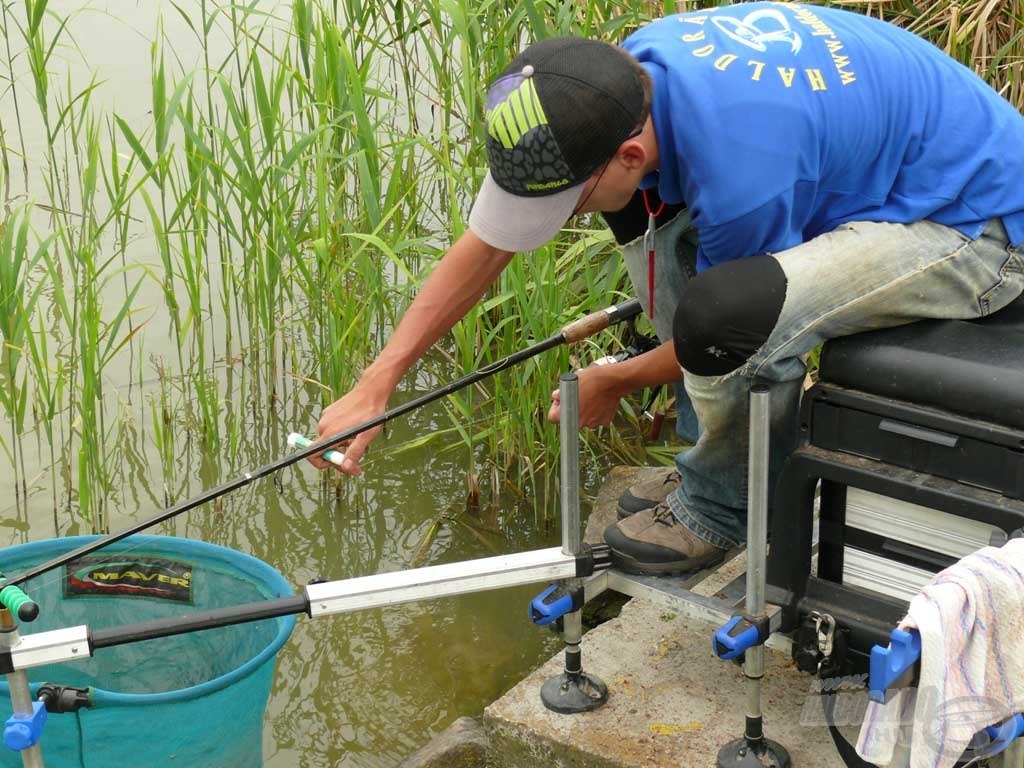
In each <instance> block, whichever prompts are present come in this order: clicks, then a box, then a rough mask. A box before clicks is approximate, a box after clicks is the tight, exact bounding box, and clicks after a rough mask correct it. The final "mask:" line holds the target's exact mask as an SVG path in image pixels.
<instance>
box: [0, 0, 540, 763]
mask: <svg viewBox="0 0 1024 768" xmlns="http://www.w3.org/2000/svg"><path fill="white" fill-rule="evenodd" d="M122 6H124V7H122ZM170 6H171V4H170V3H168V4H163V8H164V11H165V13H164V19H165V33H166V34H168V36H171V37H173V36H174V35H175V34H180V35H181V37H180V39H181V45H180V47H177V49H176V51H175V52H176V54H177V55H179V56H181V57H182V58H183V59H185V60H188V59H189V58H190V57H193V56H195V55H196V52H197V48H196V45H195V39H194V36H193V35H192V34H191V33H190V32H189V31H188V30H187V29H185V27H184V26H181V24H180V20H178V21H176V20H175V19H176V17H175V14H174V12H173V11H172V12H170V13H168V12H167V10H168V8H170ZM50 8H51V10H52V11H54V12H55V13H57V14H59V15H62V16H63V15H66V14H69V13H70V12H72V11H77V16H75V22H74V24H75V26H74V29H75V36H76V42H77V44H78V45H79V46H80V47H81V49H80V50H76V51H61V50H58V51H57V52H56V53H55V58H54V62H53V69H54V70H55V71H58V72H60V71H63V70H64V69H65V67H64V66H62V65H61V62H62V61H65V58H66V61H67V62H69V63H68V65H67V68H68V70H69V75H68V76H69V77H70V78H71V79H72V80H73V81H75V82H76V83H77V86H78V87H81V85H82V84H83V83H84V82H86V81H87V80H88V79H89V77H91V76H92V74H93V73H98V75H99V77H100V78H101V79H103V80H104V81H105V83H104V86H103V87H102V89H99V90H98V91H97V94H96V99H97V101H103V100H109V102H110V103H111V104H114V103H116V105H117V109H118V112H119V113H120V114H123V115H125V116H126V117H127V119H128V120H129V121H131V119H132V115H133V114H135V115H139V116H142V115H144V114H145V113H146V111H147V110H148V109H149V108H150V105H149V97H148V95H147V92H148V88H149V72H148V71H147V70H146V69H145V68H143V67H141V66H139V62H147V61H148V45H149V43H148V40H150V39H152V35H153V34H154V32H155V18H156V13H155V10H154V8H153V6H152V5H150V4H148V3H134V4H121V3H114V2H95V3H92V4H89V5H86V6H79V5H78V4H75V3H68V2H64V3H51V4H50ZM176 24H178V25H179V26H180V27H181V28H180V30H179V31H178V32H177V33H176V32H175V31H174V30H175V25H176ZM222 42H223V41H222ZM215 53H216V51H215ZM62 57H63V58H62ZM82 60H85V61H88V62H89V63H90V65H91V67H92V70H88V69H86V68H83V69H81V70H76V69H75V66H77V65H76V64H75V62H81V61H82ZM29 87H30V86H29ZM11 110H12V105H11V102H10V100H9V99H7V98H3V97H0V120H5V121H7V125H11V122H10V121H11ZM23 120H24V121H25V123H24V125H25V131H26V135H27V136H28V137H29V141H28V145H27V147H26V150H27V153H28V154H29V155H31V154H32V152H33V151H36V150H39V149H40V146H38V145H36V144H34V143H33V142H34V141H35V140H34V139H33V138H32V136H33V125H32V123H31V118H30V117H25V118H23ZM17 183H18V184H20V183H21V182H20V180H19V181H18V182H17ZM32 183H34V182H30V187H31V184H32ZM16 191H19V190H16ZM28 196H29V197H31V196H32V190H31V188H30V190H29V193H28ZM41 221H42V222H43V224H42V225H43V226H45V217H42V218H41ZM144 230H145V228H144V227H142V226H141V225H140V226H138V227H137V231H134V232H132V233H131V234H132V237H133V238H134V239H135V243H136V245H137V244H138V242H140V238H141V239H142V242H144V238H145V231H144ZM154 260H155V256H154ZM112 290H120V288H119V286H117V285H116V284H112ZM359 300H360V299H359V297H358V296H353V301H354V302H358V301H359ZM44 303H45V298H44ZM136 305H137V306H138V307H141V308H142V309H143V310H144V312H143V313H142V314H141V315H140V318H141V317H145V318H146V320H147V322H148V323H149V324H150V325H149V326H148V328H147V333H146V335H145V342H144V343H140V344H139V345H137V346H133V348H132V349H130V350H126V351H125V353H124V356H123V360H122V361H121V362H120V364H119V365H117V366H111V367H110V368H108V369H107V370H108V374H107V375H108V379H107V380H106V381H105V382H104V386H105V391H106V392H107V393H108V397H109V405H108V409H107V411H106V418H107V419H108V420H109V422H110V424H108V426H110V425H114V428H115V429H116V432H117V435H118V440H117V444H116V450H114V451H113V452H112V454H111V460H110V465H109V467H108V468H107V469H108V472H109V486H108V487H106V488H103V489H94V490H95V492H97V493H102V494H104V495H105V497H106V499H107V500H108V507H109V521H108V526H109V529H110V530H112V531H117V530H120V529H122V528H124V527H126V526H128V525H130V524H132V523H135V522H137V521H139V520H143V519H146V518H147V517H150V516H151V515H153V514H155V513H157V512H158V511H159V510H160V509H162V508H163V507H164V506H165V505H167V504H172V503H179V502H181V501H183V500H185V499H188V498H190V497H192V496H194V495H196V494H197V493H199V492H200V491H202V490H204V489H206V488H209V487H211V486H213V485H217V484H220V483H223V482H225V481H227V480H230V479H233V478H235V477H237V476H239V475H241V474H242V473H244V472H245V471H247V470H249V469H252V468H254V467H258V466H261V465H263V464H266V463H268V462H270V461H273V460H275V459H277V458H279V457H280V456H281V455H283V454H285V453H286V451H287V448H286V445H285V437H286V435H287V434H288V433H289V432H290V431H300V432H305V433H307V434H312V433H313V432H314V431H315V424H316V419H317V415H318V406H315V405H311V403H313V402H316V400H317V397H318V395H317V393H315V392H314V391H313V390H311V389H310V388H308V387H307V386H306V385H304V384H303V383H301V382H300V381H299V380H298V378H297V377H298V376H301V373H302V369H301V361H297V362H298V364H297V365H296V367H294V368H291V367H288V368H281V369H279V370H278V371H277V373H276V374H273V375H269V376H268V375H267V373H266V371H265V370H262V369H259V370H257V366H265V365H268V361H266V360H259V359H258V358H255V357H254V356H252V355H251V354H249V355H244V356H240V357H238V358H233V359H222V360H218V361H217V362H216V363H215V367H216V371H217V376H218V377H219V379H220V381H219V384H220V391H221V392H223V393H226V394H225V395H224V397H223V399H222V401H221V403H220V406H221V413H220V422H221V427H222V432H221V441H220V448H219V451H218V452H217V453H212V452H211V451H210V450H209V449H208V447H205V446H204V445H203V444H202V443H201V442H200V440H199V439H198V438H197V436H196V433H195V431H194V429H193V427H194V423H193V422H192V421H191V419H192V417H190V415H189V413H188V404H187V403H186V404H185V407H184V409H180V408H176V409H174V410H173V412H169V413H166V414H164V413H163V412H162V410H161V406H160V398H161V396H162V393H164V394H165V393H167V392H168V391H170V392H171V393H172V394H173V393H175V392H178V391H181V390H183V389H184V388H185V387H184V383H183V382H180V381H176V380H174V379H170V380H167V379H162V378H161V371H162V363H161V361H162V360H164V359H168V360H173V359H175V357H176V355H177V350H176V344H177V342H176V340H174V339H173V338H172V337H171V334H170V333H169V327H168V323H167V319H166V318H165V317H162V316H161V315H160V312H159V308H160V307H161V298H160V289H159V286H158V284H157V282H156V281H153V282H152V283H151V284H150V283H147V284H146V285H145V286H144V288H143V290H142V292H141V293H140V294H139V295H138V297H137V300H136ZM49 312H50V309H48V308H44V310H43V314H44V316H45V315H47V314H48V313H49ZM552 330H554V329H552ZM141 338H142V337H141V336H140V339H141ZM53 362H54V364H56V362H57V361H56V360H54V361H53ZM448 372H449V373H450V374H451V376H452V377H454V376H456V375H459V374H460V373H462V371H454V370H450V369H449V370H448ZM140 379H141V380H142V384H139V380H140ZM268 380H270V381H272V382H273V384H274V391H273V392H271V391H269V387H268V384H267V381H268ZM439 383H440V381H439V380H438V379H436V378H431V377H428V376H424V375H422V374H419V375H417V376H414V377H411V379H410V382H408V383H407V386H415V387H416V388H417V390H416V392H412V391H409V390H405V391H400V392H399V393H398V394H397V397H396V400H397V401H400V400H402V399H409V398H411V397H412V396H414V395H415V394H419V393H421V392H422V391H423V390H425V389H429V388H431V387H434V386H436V385H437V384H439ZM553 384H554V382H552V385H553ZM545 407H546V403H538V404H537V413H536V414H535V417H536V418H537V419H541V418H542V417H541V409H543V408H545ZM164 417H166V418H164ZM490 417H491V415H490V414H488V418H490ZM508 418H510V419H512V418H519V419H521V418H523V415H522V414H515V415H511V414H510V415H508ZM158 421H163V423H162V424H158V423H157V422H158ZM442 426H443V427H444V428H446V429H450V428H451V419H450V417H449V416H448V415H447V414H446V413H445V412H444V411H443V405H441V404H438V405H434V406H430V407H428V408H425V409H423V410H422V411H421V412H419V413H417V414H415V415H413V416H412V417H410V418H408V419H406V420H403V421H401V422H396V423H394V424H393V425H391V426H390V427H389V429H388V432H387V434H386V435H384V436H382V437H381V438H380V439H378V440H377V441H376V442H375V444H374V445H373V447H372V448H371V453H370V454H368V457H367V459H366V460H365V461H364V470H365V475H364V477H363V478H361V479H358V480H345V481H344V482H343V483H341V484H335V483H334V482H333V478H328V479H326V480H325V477H324V476H323V475H321V474H320V473H318V472H317V471H316V470H314V469H313V468H312V467H311V466H309V465H308V464H306V463H305V462H303V463H301V464H298V465H296V466H294V467H292V468H289V469H286V470H284V471H282V472H280V473H278V474H277V475H276V476H274V477H271V478H266V479H262V480H259V481H257V482H255V483H253V484H252V485H250V486H248V487H247V488H245V489H243V490H240V491H237V492H235V493H234V494H232V495H230V496H229V497H226V498H224V499H223V502H222V503H218V504H216V505H207V506H206V507H204V508H201V509H199V510H196V511H194V512H192V513H189V514H187V515H183V516H181V517H180V518H179V519H177V520H175V521H172V522H169V523H166V524H164V525H161V526H159V527H157V528H156V529H155V530H154V531H153V532H154V533H163V534H174V535H180V536H189V537H194V538H198V539H202V540H205V541H210V542H213V543H216V544H221V545H224V546H229V547H233V548H235V549H238V550H240V551H242V552H246V553H250V554H252V555H254V556H256V557H258V558H260V559H262V560H264V561H266V562H268V563H270V564H272V565H274V566H275V567H277V568H278V569H279V570H280V571H281V572H282V573H283V574H284V576H285V578H286V579H287V580H288V581H289V582H290V583H291V584H292V585H293V586H294V587H295V588H296V589H297V590H301V589H302V587H303V586H304V585H305V584H306V583H308V582H309V580H311V579H313V578H318V577H323V578H326V579H330V580H335V579H344V578H349V577H354V576H362V575H368V574H374V573H381V572H386V571H394V570H399V569H402V568H406V567H409V566H410V565H411V564H414V563H417V564H422V565H428V564H437V563H444V562H453V561H458V560H464V559H469V558H475V557H484V556H490V555H494V554H500V553H507V552H518V551H525V550H529V549H536V548H541V547H548V546H553V545H555V544H557V543H558V540H559V533H558V530H557V523H555V525H554V526H551V525H550V524H544V523H542V522H539V521H541V520H543V519H545V518H547V519H549V520H550V519H555V520H557V510H556V509H555V505H556V504H557V493H556V492H555V485H556V483H555V478H554V476H553V475H554V472H555V471H556V469H557V468H552V469H551V470H550V471H548V472H547V473H546V474H547V475H548V478H549V480H550V488H548V489H547V490H546V491H544V490H537V489H536V488H533V489H532V490H529V491H524V492H523V494H522V495H517V494H516V493H515V492H513V491H503V492H502V493H503V495H494V494H493V493H491V492H489V491H488V489H490V488H492V487H493V484H492V483H489V482H484V483H483V484H482V485H483V486H484V488H485V494H484V497H483V500H482V505H481V508H480V509H479V510H471V509H467V504H466V495H467V476H468V475H469V474H470V473H477V474H480V475H482V476H485V477H486V475H487V473H488V471H489V470H488V467H487V463H486V461H487V457H486V456H485V455H473V453H472V452H471V449H469V448H467V447H466V446H465V445H464V444H463V443H462V441H461V439H460V437H459V436H458V435H457V434H454V433H453V434H451V435H450V436H449V437H445V438H442V439H440V440H438V441H436V442H433V443H431V444H429V445H428V446H427V447H412V445H411V444H412V443H413V442H414V441H416V439H417V438H419V437H421V436H422V435H424V434H426V433H429V432H431V431H435V430H438V429H441V428H442ZM158 427H159V429H158ZM71 428H72V429H74V425H72V426H71ZM552 429H554V427H552ZM0 431H2V434H3V435H5V436H7V435H8V434H9V433H10V425H9V423H8V422H6V421H4V420H2V419H0ZM168 434H169V438H168V437H167V435H168ZM161 435H163V437H161ZM18 440H19V441H20V446H21V449H22V450H23V452H24V458H25V472H24V474H23V475H20V473H15V472H13V471H5V472H3V473H0V545H3V546H7V545H13V544H18V543H22V542H25V541H32V540H37V539H43V538H49V537H53V536H60V535H67V534H71V533H86V532H89V531H88V525H87V523H83V522H82V521H79V520H77V519H75V518H74V517H73V514H72V513H73V509H71V506H72V505H70V504H68V502H67V501H66V498H65V494H64V493H63V492H62V491H60V490H56V491H55V490H54V489H61V488H62V487H63V486H64V485H65V483H66V482H67V478H68V473H73V472H74V469H73V467H72V466H69V463H68V462H67V461H65V460H64V459H63V458H62V457H60V456H57V457H53V456H52V455H51V453H50V451H49V444H48V441H47V439H46V436H45V434H44V432H43V430H42V429H41V428H40V427H39V426H38V425H37V426H36V427H35V428H33V429H32V430H30V431H29V432H28V433H26V434H23V435H21V436H19V437H18ZM477 454H479V451H477ZM540 474H541V475H544V474H545V473H544V472H542V473H540ZM541 481H542V483H541V484H543V482H545V481H544V478H543V477H542V478H541ZM22 483H24V488H25V489H26V490H27V492H28V495H27V497H24V496H20V495H19V494H20V490H21V485H22ZM439 515H447V518H446V519H445V520H443V521H442V523H441V524H440V528H439V530H438V532H437V535H436V536H435V537H429V538H428V537H427V534H428V531H430V529H431V528H432V527H433V526H434V524H435V522H436V521H437V519H438V516H439ZM425 538H426V540H427V542H428V543H427V544H426V545H424V544H423V542H424V540H425ZM543 586H544V585H538V586H537V587H536V588H524V589H517V590H506V591H501V592H497V593H488V594H480V595H471V596H466V597H459V598H449V599H445V600H439V601H433V602H429V603H422V604H416V605H408V606H399V607H394V608H388V609H383V610H372V611H366V612H362V613H354V614H345V615H342V616H338V617H332V618H326V619H320V620H316V621H311V620H309V619H306V618H305V617H301V618H300V619H299V622H298V624H297V627H296V630H295V633H294V635H293V636H292V639H291V641H290V642H289V643H288V644H287V646H286V647H285V649H284V650H283V652H282V653H281V654H280V657H279V660H278V668H277V675H276V679H275V684H274V690H273V695H272V697H271V700H270V703H269V706H268V710H267V717H266V722H265V729H264V753H265V756H266V765H267V766H269V767H270V768H286V767H287V768H293V767H294V766H303V768H305V767H306V766H309V767H310V768H315V767H317V766H332V767H334V766H339V767H340V766H345V767H346V768H347V767H349V766H360V767H364V768H371V767H372V768H376V767H378V766H392V765H395V764H396V763H397V762H398V761H399V760H400V759H401V758H402V757H404V756H406V755H407V754H409V753H410V752H412V751H414V750H415V749H416V748H418V747H419V746H420V745H421V744H422V743H424V742H425V741H426V740H427V739H428V738H429V737H430V736H431V735H432V734H434V733H436V732H438V731H440V730H442V729H443V728H444V727H446V726H447V725H448V724H449V723H450V722H451V721H453V720H454V719H455V718H457V717H459V716H461V715H479V714H480V712H481V710H482V708H483V707H484V706H485V705H486V704H488V703H489V702H490V701H492V700H493V699H495V698H496V697H498V696H499V695H500V694H501V693H502V692H503V691H504V690H506V689H507V688H508V687H510V686H511V685H512V684H514V683H515V682H516V681H517V680H518V679H519V678H520V677H521V676H522V675H523V674H524V673H525V672H527V671H528V670H529V669H531V668H533V667H534V666H535V665H536V664H538V663H539V662H540V661H541V660H543V659H545V658H547V657H548V656H549V655H551V654H552V653H554V652H555V651H556V650H557V649H558V647H559V641H558V638H557V637H555V636H554V635H552V634H551V633H550V632H548V631H547V630H540V629H537V628H536V627H534V626H533V625H532V624H530V622H529V621H528V619H527V603H528V601H529V599H530V598H531V597H533V596H534V595H535V594H536V593H537V592H539V591H540V589H541V588H542V587H543Z"/></svg>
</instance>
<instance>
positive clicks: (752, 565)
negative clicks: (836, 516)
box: [718, 384, 791, 768]
mask: <svg viewBox="0 0 1024 768" xmlns="http://www.w3.org/2000/svg"><path fill="white" fill-rule="evenodd" d="M770 426H771V412H770V409H769V395H768V388H767V387H766V386H764V385H761V384H757V385H755V386H754V387H752V388H751V390H750V467H749V470H748V471H749V474H748V480H749V483H748V494H749V495H748V501H747V617H748V618H749V619H751V620H752V621H753V622H754V623H763V622H762V620H763V619H765V618H766V612H765V596H764V593H765V563H766V561H767V554H768V448H769V446H768V443H769V439H768V438H769V433H770ZM764 634H767V633H764ZM766 639H767V638H766V637H762V638H760V641H759V642H757V643H756V644H754V645H753V646H751V647H749V648H747V649H746V651H745V653H744V661H743V675H744V676H745V677H746V679H747V717H746V727H745V729H744V734H743V738H741V739H737V740H735V741H731V742H729V743H728V744H726V745H725V746H724V747H722V749H721V750H720V751H719V753H718V768H756V767H758V766H764V767H769V766H770V768H789V766H790V765H791V762H790V758H789V753H788V752H787V751H786V749H785V747H783V746H782V745H781V744H778V743H776V742H774V741H771V740H769V739H766V738H765V736H764V716H763V713H762V712H761V678H762V677H764V640H766Z"/></svg>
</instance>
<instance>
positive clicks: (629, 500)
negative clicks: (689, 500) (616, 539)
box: [619, 469, 683, 520]
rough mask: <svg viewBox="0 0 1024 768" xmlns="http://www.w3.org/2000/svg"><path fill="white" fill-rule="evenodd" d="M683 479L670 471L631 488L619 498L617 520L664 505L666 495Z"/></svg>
mask: <svg viewBox="0 0 1024 768" xmlns="http://www.w3.org/2000/svg"><path fill="white" fill-rule="evenodd" d="M682 482H683V478H682V477H680V476H679V473H678V472H677V471H676V470H674V469H672V470H668V469H666V470H665V471H664V472H661V473H659V474H656V475H654V476H653V477H651V478H650V479H649V480H644V481H643V482H639V483H637V484H636V485H634V486H632V487H631V488H630V489H629V490H628V491H626V492H624V493H623V494H622V495H621V496H619V520H622V519H624V518H627V517H629V516H630V515H635V514H636V513H637V512H642V511H643V510H645V509H654V508H655V507H656V506H658V505H659V504H662V503H664V501H665V499H667V498H668V495H669V494H670V493H672V491H674V490H675V489H676V488H678V487H679V486H680V484H682Z"/></svg>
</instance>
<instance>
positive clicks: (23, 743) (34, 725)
mask: <svg viewBox="0 0 1024 768" xmlns="http://www.w3.org/2000/svg"><path fill="white" fill-rule="evenodd" d="M44 725H46V705H45V704H43V702H41V701H33V702H32V714H31V715H11V716H10V717H9V718H7V722H6V723H4V744H5V745H6V746H7V747H8V749H13V750H15V751H17V752H21V751H22V750H23V749H28V748H29V747H34V746H35V745H36V744H37V743H38V742H39V738H40V737H41V736H42V735H43V726H44Z"/></svg>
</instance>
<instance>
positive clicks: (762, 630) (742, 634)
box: [711, 615, 769, 661]
mask: <svg viewBox="0 0 1024 768" xmlns="http://www.w3.org/2000/svg"><path fill="white" fill-rule="evenodd" d="M768 635H769V628H768V617H767V616H759V617H757V618H753V617H751V616H746V615H740V616H733V617H732V618H731V619H729V621H728V622H727V623H726V624H725V625H724V626H722V627H719V628H718V630H717V631H716V632H715V634H714V635H713V636H712V638H711V648H712V650H714V652H715V655H716V656H717V657H718V658H720V659H723V660H724V661H731V660H732V659H736V658H739V657H740V656H742V655H743V654H744V653H745V652H746V650H747V649H748V648H753V647H754V646H755V645H761V644H762V643H763V642H764V641H765V640H767V639H768Z"/></svg>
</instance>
